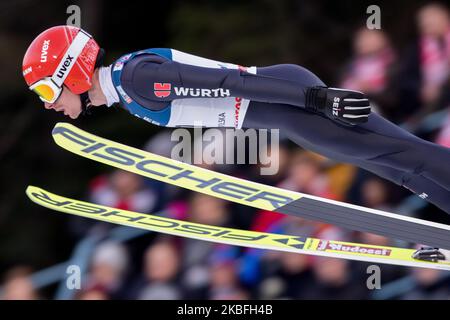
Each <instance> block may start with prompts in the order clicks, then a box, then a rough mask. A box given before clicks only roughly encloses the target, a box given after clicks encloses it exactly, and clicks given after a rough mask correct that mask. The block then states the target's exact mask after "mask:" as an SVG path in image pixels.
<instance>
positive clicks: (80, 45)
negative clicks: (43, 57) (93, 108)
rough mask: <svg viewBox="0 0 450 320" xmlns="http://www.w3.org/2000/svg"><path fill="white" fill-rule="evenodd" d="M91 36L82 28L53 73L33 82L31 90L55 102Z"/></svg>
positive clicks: (45, 99)
mask: <svg viewBox="0 0 450 320" xmlns="http://www.w3.org/2000/svg"><path fill="white" fill-rule="evenodd" d="M91 38H92V36H91V35H89V34H88V33H86V32H84V31H83V30H80V31H79V32H78V33H77V35H76V36H75V38H74V40H73V41H72V43H71V44H70V46H69V48H68V49H67V51H66V53H65V54H64V56H63V58H62V59H61V61H60V62H59V64H58V66H57V68H56V70H55V72H54V73H53V75H52V76H51V77H45V78H43V79H41V80H39V81H38V82H35V83H33V84H32V85H31V86H30V87H29V88H30V90H31V91H33V92H34V93H36V94H37V95H38V96H39V98H40V99H41V100H42V101H43V102H47V103H54V102H55V101H56V100H57V99H58V98H59V97H60V95H61V92H62V91H63V84H64V81H65V80H66V78H67V76H68V75H69V73H70V70H72V68H73V66H74V65H75V63H76V61H77V59H78V56H79V55H80V54H81V52H82V51H83V49H84V47H85V45H86V44H87V43H88V41H89V40H90V39H91Z"/></svg>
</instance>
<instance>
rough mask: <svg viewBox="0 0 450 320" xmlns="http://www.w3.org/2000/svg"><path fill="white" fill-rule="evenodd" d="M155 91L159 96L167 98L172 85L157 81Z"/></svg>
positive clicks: (154, 85)
mask: <svg viewBox="0 0 450 320" xmlns="http://www.w3.org/2000/svg"><path fill="white" fill-rule="evenodd" d="M153 90H154V91H153V92H154V93H155V96H157V97H158V98H167V97H168V96H170V92H171V90H172V85H171V84H170V83H161V82H155V83H154V84H153Z"/></svg>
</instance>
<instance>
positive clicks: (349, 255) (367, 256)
mask: <svg viewBox="0 0 450 320" xmlns="http://www.w3.org/2000/svg"><path fill="white" fill-rule="evenodd" d="M26 194H27V196H28V197H29V198H30V200H32V201H33V202H35V203H36V204H39V205H41V206H43V207H46V208H49V209H52V210H55V211H59V212H63V213H69V214H73V215H77V216H81V217H85V218H90V219H95V220H99V221H104V222H109V223H114V224H119V225H124V226H129V227H134V228H140V229H145V230H149V231H155V232H160V233H165V234H170V235H174V236H180V237H185V238H191V239H197V240H204V241H210V242H215V243H223V244H228V245H236V246H243V247H251V248H258V249H268V250H277V251H285V252H293V253H301V254H308V255H314V256H324V257H331V258H340V259H349V260H355V261H365V262H372V263H381V264H391V265H400V266H409V267H421V268H432V269H440V270H449V271H450V262H430V261H421V260H416V259H413V258H412V254H413V253H414V252H415V250H413V249H404V248H396V247H385V246H375V245H367V244H359V243H352V242H343V241H333V240H323V239H316V238H309V237H303V236H293V235H284V234H275V233H266V232H256V231H248V230H240V229H232V228H225V227H221V226H211V225H204V224H199V223H193V222H189V221H181V220H176V219H171V218H167V217H164V216H159V215H151V214H143V213H139V212H133V211H127V210H121V209H116V208H111V207H106V206H102V205H98V204H94V203H90V202H85V201H79V200H75V199H70V198H66V197H63V196H60V195H56V194H54V193H51V192H48V191H46V190H44V189H41V188H38V187H35V186H28V188H27V189H26Z"/></svg>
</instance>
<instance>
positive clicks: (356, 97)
mask: <svg viewBox="0 0 450 320" xmlns="http://www.w3.org/2000/svg"><path fill="white" fill-rule="evenodd" d="M305 107H306V109H307V110H311V111H314V112H318V113H320V114H324V115H326V116H327V117H328V118H330V119H333V120H335V121H337V122H340V123H343V124H345V125H356V124H360V123H364V122H367V120H368V119H369V114H370V103H369V100H368V99H367V98H366V96H365V95H364V93H362V92H359V91H353V90H345V89H338V88H327V87H312V88H308V89H307V90H306V101H305Z"/></svg>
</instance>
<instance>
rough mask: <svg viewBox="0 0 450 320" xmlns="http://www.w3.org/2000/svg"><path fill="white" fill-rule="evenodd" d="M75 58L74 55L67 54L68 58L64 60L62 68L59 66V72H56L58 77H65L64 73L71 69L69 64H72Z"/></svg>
mask: <svg viewBox="0 0 450 320" xmlns="http://www.w3.org/2000/svg"><path fill="white" fill-rule="evenodd" d="M73 58H74V57H71V56H69V55H67V58H66V60H64V63H63V64H62V66H61V68H59V70H58V73H57V74H56V76H57V77H58V78H60V79H62V78H63V77H64V74H65V73H66V71H67V70H68V69H69V66H70V65H71V64H72V61H73Z"/></svg>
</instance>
